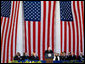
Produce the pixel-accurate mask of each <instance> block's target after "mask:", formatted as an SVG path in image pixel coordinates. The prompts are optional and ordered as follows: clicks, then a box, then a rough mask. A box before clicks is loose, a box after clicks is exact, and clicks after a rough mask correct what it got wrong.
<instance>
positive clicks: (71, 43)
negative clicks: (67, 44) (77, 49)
mask: <svg viewBox="0 0 85 64" xmlns="http://www.w3.org/2000/svg"><path fill="white" fill-rule="evenodd" d="M70 27H71V52H73V29H72V22H70Z"/></svg>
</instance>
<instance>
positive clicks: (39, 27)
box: [38, 22, 41, 59]
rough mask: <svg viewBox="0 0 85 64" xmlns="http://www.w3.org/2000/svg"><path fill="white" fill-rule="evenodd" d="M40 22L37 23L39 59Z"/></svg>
mask: <svg viewBox="0 0 85 64" xmlns="http://www.w3.org/2000/svg"><path fill="white" fill-rule="evenodd" d="M40 30H41V22H38V56H39V59H40V34H41V31H40Z"/></svg>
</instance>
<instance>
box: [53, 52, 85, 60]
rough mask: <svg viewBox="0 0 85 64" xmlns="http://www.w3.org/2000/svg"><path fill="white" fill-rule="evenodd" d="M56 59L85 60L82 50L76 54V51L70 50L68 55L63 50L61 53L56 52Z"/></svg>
mask: <svg viewBox="0 0 85 64" xmlns="http://www.w3.org/2000/svg"><path fill="white" fill-rule="evenodd" d="M54 60H56V61H57V60H58V61H62V60H84V55H83V54H82V52H81V53H80V55H78V56H76V55H75V54H74V53H71V52H69V53H68V55H66V52H62V53H61V54H60V55H59V53H55V54H54Z"/></svg>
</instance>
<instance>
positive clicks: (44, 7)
mask: <svg viewBox="0 0 85 64" xmlns="http://www.w3.org/2000/svg"><path fill="white" fill-rule="evenodd" d="M43 5H44V6H43V11H44V13H43V15H44V17H43V57H44V51H45V24H46V23H45V22H46V1H44V3H43ZM43 60H45V58H43Z"/></svg>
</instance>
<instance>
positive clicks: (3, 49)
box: [1, 18, 7, 61]
mask: <svg viewBox="0 0 85 64" xmlns="http://www.w3.org/2000/svg"><path fill="white" fill-rule="evenodd" d="M6 26H7V18H6V21H5V28H4V33H3V40H2V54H1V55H2V61H3V53H4V39H5V33H6Z"/></svg>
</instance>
